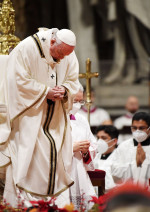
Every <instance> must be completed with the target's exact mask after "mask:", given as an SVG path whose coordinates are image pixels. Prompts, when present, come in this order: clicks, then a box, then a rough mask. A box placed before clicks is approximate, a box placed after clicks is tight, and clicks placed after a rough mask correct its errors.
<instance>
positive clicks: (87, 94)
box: [79, 58, 99, 124]
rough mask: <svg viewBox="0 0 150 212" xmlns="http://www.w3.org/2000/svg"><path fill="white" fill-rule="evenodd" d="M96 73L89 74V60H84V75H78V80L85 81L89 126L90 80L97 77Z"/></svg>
mask: <svg viewBox="0 0 150 212" xmlns="http://www.w3.org/2000/svg"><path fill="white" fill-rule="evenodd" d="M98 76H99V73H98V72H94V73H92V72H91V60H90V59H89V58H88V59H87V60H86V73H83V74H79V78H85V79H86V105H87V110H88V121H89V124H90V107H91V104H92V101H91V78H93V77H98Z"/></svg>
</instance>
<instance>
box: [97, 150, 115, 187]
mask: <svg viewBox="0 0 150 212" xmlns="http://www.w3.org/2000/svg"><path fill="white" fill-rule="evenodd" d="M114 151H116V149H114ZM111 158H112V153H111V154H110V155H109V156H108V157H107V158H106V159H102V155H100V154H99V153H97V155H96V157H95V159H94V166H95V169H100V170H104V171H105V172H106V176H105V190H106V191H108V190H109V189H112V188H114V187H115V186H116V183H115V182H114V179H113V177H112V175H111V166H110V165H109V164H111Z"/></svg>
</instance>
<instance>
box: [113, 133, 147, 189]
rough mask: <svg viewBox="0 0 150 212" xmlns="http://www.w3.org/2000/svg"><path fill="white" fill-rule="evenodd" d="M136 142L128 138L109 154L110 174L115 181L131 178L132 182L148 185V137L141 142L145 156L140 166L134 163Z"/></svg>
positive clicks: (124, 180) (120, 181)
mask: <svg viewBox="0 0 150 212" xmlns="http://www.w3.org/2000/svg"><path fill="white" fill-rule="evenodd" d="M137 145H138V143H137V142H136V141H135V140H134V139H133V138H130V139H128V140H126V141H125V142H123V143H121V144H120V145H119V146H118V148H117V149H116V150H115V151H114V152H113V153H112V154H111V163H110V161H109V165H110V167H111V174H112V176H113V177H114V179H115V180H116V182H119V183H123V182H126V181H127V180H130V179H131V180H133V182H134V183H141V184H143V185H144V186H148V187H149V179H150V137H149V138H147V139H146V140H145V141H144V142H142V143H141V145H142V148H143V150H144V152H145V153H146V158H145V160H144V162H143V163H142V165H141V167H137V164H136V151H137Z"/></svg>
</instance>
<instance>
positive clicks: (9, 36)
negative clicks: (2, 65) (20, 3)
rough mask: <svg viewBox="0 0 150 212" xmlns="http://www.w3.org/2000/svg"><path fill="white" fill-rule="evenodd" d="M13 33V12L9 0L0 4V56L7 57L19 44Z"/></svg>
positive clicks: (4, 0)
mask: <svg viewBox="0 0 150 212" xmlns="http://www.w3.org/2000/svg"><path fill="white" fill-rule="evenodd" d="M14 33H15V10H14V9H13V6H12V2H11V1H10V0H3V2H2V3H1V4H0V55H2V54H3V55H4V54H5V55H7V54H9V53H10V51H11V50H12V49H13V48H14V47H15V46H16V45H17V44H18V43H19V42H20V39H19V38H18V37H16V36H15V35H14Z"/></svg>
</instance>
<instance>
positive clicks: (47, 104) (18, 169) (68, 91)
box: [0, 28, 79, 206]
mask: <svg viewBox="0 0 150 212" xmlns="http://www.w3.org/2000/svg"><path fill="white" fill-rule="evenodd" d="M75 45H76V37H75V35H74V33H73V32H72V31H70V30H68V29H62V30H58V29H56V28H53V29H45V28H43V29H41V30H40V31H39V32H37V33H36V34H34V35H33V36H30V37H27V38H26V39H25V40H23V41H22V42H20V43H19V44H18V46H17V47H16V48H15V49H14V50H13V51H12V52H11V53H10V55H9V59H8V64H7V69H6V76H7V78H6V84H5V85H6V88H7V98H8V108H7V111H8V114H9V118H10V122H11V132H10V135H8V136H9V139H8V140H7V141H4V140H0V142H1V143H2V144H3V145H2V146H4V145H5V144H6V145H5V146H7V150H8V153H7V154H6V156H7V157H9V158H10V161H11V165H9V166H8V167H7V171H6V184H5V190H4V198H5V199H6V201H7V202H9V203H10V204H11V205H12V206H16V205H17V200H16V199H17V198H16V197H17V196H18V195H21V198H22V199H24V200H25V202H27V203H28V200H33V199H36V198H39V199H41V198H46V197H51V196H58V197H59V195H60V194H61V193H62V191H64V190H66V189H67V188H68V187H70V186H71V185H72V184H73V180H72V178H71V177H70V171H71V159H72V141H71V132H70V120H69V118H68V116H67V113H68V112H69V110H70V109H71V108H72V98H73V97H74V95H75V94H76V93H77V92H78V89H79V82H78V72H79V70H78V69H79V67H78V61H77V58H76V55H75V52H74V48H75ZM1 133H2V129H1V128H0V134H1ZM0 137H1V136H0ZM20 191H21V194H20ZM64 204H65V202H64ZM58 206H59V205H58Z"/></svg>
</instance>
